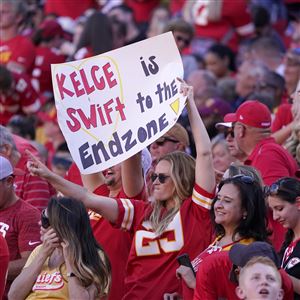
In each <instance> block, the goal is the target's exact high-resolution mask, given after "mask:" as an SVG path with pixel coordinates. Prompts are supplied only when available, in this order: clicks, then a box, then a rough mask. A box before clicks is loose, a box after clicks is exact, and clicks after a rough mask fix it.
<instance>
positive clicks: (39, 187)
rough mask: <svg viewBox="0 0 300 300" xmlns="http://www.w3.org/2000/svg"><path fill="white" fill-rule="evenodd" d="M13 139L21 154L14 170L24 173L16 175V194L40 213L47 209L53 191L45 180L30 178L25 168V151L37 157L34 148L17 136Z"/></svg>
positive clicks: (36, 177) (26, 158)
mask: <svg viewBox="0 0 300 300" xmlns="http://www.w3.org/2000/svg"><path fill="white" fill-rule="evenodd" d="M13 138H14V141H15V143H16V146H17V149H18V151H19V152H20V154H21V158H20V160H19V161H18V163H17V165H16V168H18V169H21V170H23V171H24V174H23V175H18V176H16V178H15V184H16V194H17V196H18V197H20V198H21V199H23V200H24V201H26V202H28V203H30V204H31V205H33V206H34V207H36V208H38V209H39V210H40V211H41V210H43V209H44V208H46V207H47V205H48V201H49V199H50V197H51V196H53V195H54V194H55V190H54V188H53V187H52V186H51V185H50V184H49V183H48V182H47V181H46V180H45V179H43V178H40V177H38V176H32V175H31V174H30V173H29V171H28V168H27V166H26V164H27V161H28V157H27V155H26V154H25V149H28V150H29V151H30V152H31V153H32V154H33V155H35V156H37V157H38V156H39V154H38V151H37V150H36V148H35V147H33V145H32V144H30V143H29V142H28V141H27V140H25V139H23V138H21V137H19V136H17V135H14V136H13Z"/></svg>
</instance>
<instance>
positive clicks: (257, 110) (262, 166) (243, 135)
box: [224, 100, 297, 249]
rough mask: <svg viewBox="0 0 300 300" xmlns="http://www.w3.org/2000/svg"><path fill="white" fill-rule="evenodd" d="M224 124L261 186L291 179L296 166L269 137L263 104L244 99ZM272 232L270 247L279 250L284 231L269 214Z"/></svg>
mask: <svg viewBox="0 0 300 300" xmlns="http://www.w3.org/2000/svg"><path fill="white" fill-rule="evenodd" d="M224 120H225V122H232V123H233V127H234V139H235V141H236V143H237V146H238V147H239V149H241V150H242V151H243V152H245V153H246V155H247V156H248V157H247V159H246V160H245V162H244V164H245V165H250V166H252V167H255V168H256V169H257V170H258V171H259V172H260V174H261V176H262V179H263V182H264V184H266V185H271V184H272V183H273V182H274V181H276V180H278V179H280V178H282V177H285V176H287V177H295V175H296V171H297V163H296V161H295V160H294V158H293V157H292V156H291V154H290V153H289V152H288V151H287V150H285V149H284V148H283V147H282V146H281V145H279V144H277V143H276V142H275V140H274V138H272V137H271V113H270V111H269V109H268V108H267V106H266V105H264V104H262V103H260V102H259V101H256V100H248V101H246V102H244V103H243V104H242V105H240V106H239V108H238V109H237V111H236V112H235V113H232V114H227V115H226V116H225V117H224ZM269 222H270V227H271V228H272V229H273V233H274V236H273V239H272V241H273V245H274V247H275V248H276V249H280V247H281V244H282V242H283V239H284V234H285V230H284V229H283V227H282V226H281V225H280V224H279V223H277V222H275V221H274V220H273V218H272V215H271V213H270V214H269Z"/></svg>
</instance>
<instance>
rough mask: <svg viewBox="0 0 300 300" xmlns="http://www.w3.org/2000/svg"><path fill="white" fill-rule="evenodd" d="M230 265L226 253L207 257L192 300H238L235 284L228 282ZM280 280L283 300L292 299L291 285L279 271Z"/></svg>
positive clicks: (200, 268) (198, 273)
mask: <svg viewBox="0 0 300 300" xmlns="http://www.w3.org/2000/svg"><path fill="white" fill-rule="evenodd" d="M231 269H232V263H231V261H230V259H229V256H228V251H221V252H218V253H216V254H215V255H213V256H209V257H207V259H205V260H204V261H203V263H201V264H200V266H199V269H198V272H197V278H196V289H195V293H194V298H193V299H194V300H200V299H201V300H203V299H205V300H216V299H221V298H223V299H230V300H238V299H239V298H238V297H237V295H236V293H235V289H236V287H237V285H236V284H234V283H233V282H231V281H230V280H229V273H230V270H231ZM279 273H280V275H281V278H282V288H283V290H284V298H283V299H284V300H290V299H293V285H292V281H291V279H290V278H289V276H288V275H287V274H286V272H284V270H282V269H280V270H279Z"/></svg>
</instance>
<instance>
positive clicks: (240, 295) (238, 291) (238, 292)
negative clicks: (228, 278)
mask: <svg viewBox="0 0 300 300" xmlns="http://www.w3.org/2000/svg"><path fill="white" fill-rule="evenodd" d="M235 293H236V295H237V296H238V298H239V299H245V297H246V295H245V293H244V291H243V290H242V289H241V288H240V287H239V286H237V287H236V288H235Z"/></svg>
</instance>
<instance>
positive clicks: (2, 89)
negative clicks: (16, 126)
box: [0, 65, 43, 125]
mask: <svg viewBox="0 0 300 300" xmlns="http://www.w3.org/2000/svg"><path fill="white" fill-rule="evenodd" d="M42 103H43V98H42V97H41V96H40V95H39V94H38V93H37V92H36V91H35V89H34V88H33V86H32V84H31V81H30V78H29V77H28V76H27V75H26V74H17V73H14V72H11V71H9V70H8V69H7V68H6V67H5V66H3V65H0V124H1V125H6V124H7V123H8V121H9V119H10V118H11V117H12V116H14V115H16V114H21V115H33V114H35V113H37V112H38V111H39V110H40V108H41V105H42Z"/></svg>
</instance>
